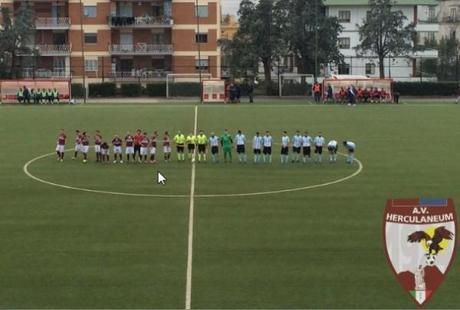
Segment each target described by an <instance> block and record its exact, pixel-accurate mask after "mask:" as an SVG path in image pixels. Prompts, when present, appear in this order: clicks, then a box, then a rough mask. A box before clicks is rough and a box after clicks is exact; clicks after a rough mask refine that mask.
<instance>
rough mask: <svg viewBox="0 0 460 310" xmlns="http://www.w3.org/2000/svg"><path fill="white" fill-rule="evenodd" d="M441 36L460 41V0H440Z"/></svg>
mask: <svg viewBox="0 0 460 310" xmlns="http://www.w3.org/2000/svg"><path fill="white" fill-rule="evenodd" d="M439 24H440V27H439V36H440V37H454V38H456V39H457V40H459V41H460V1H459V0H439Z"/></svg>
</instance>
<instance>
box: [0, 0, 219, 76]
mask: <svg viewBox="0 0 460 310" xmlns="http://www.w3.org/2000/svg"><path fill="white" fill-rule="evenodd" d="M25 1H26V0H0V6H2V7H9V8H10V10H12V11H14V10H15V9H17V8H18V7H19V6H20V5H21V3H23V2H25ZM28 2H29V3H30V5H31V6H32V8H33V10H34V13H35V26H36V29H35V31H34V33H31V36H32V38H31V42H34V44H33V48H35V49H36V50H37V51H38V52H39V55H40V56H39V57H37V60H36V63H35V65H34V67H33V68H26V69H25V76H29V77H32V76H33V77H36V78H37V77H51V78H59V77H68V76H72V79H73V81H75V82H79V81H82V80H83V77H85V79H86V81H87V82H99V81H116V82H125V81H126V82H130V81H154V80H162V79H164V78H165V76H166V74H168V73H181V74H195V73H198V72H199V71H200V70H201V72H205V73H211V74H212V76H213V77H216V78H219V77H220V62H221V57H220V48H219V47H218V45H217V40H218V39H219V38H220V35H221V29H220V20H221V17H220V0H135V1H134V0H123V1H121V0H54V1H47V0H29V1H28ZM197 15H198V16H197ZM199 51H200V52H199ZM199 54H200V57H201V58H199Z"/></svg>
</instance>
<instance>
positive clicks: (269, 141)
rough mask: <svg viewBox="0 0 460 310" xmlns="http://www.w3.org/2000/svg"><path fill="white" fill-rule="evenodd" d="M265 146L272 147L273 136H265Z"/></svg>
mask: <svg viewBox="0 0 460 310" xmlns="http://www.w3.org/2000/svg"><path fill="white" fill-rule="evenodd" d="M263 145H264V147H272V136H267V135H265V136H264V138H263Z"/></svg>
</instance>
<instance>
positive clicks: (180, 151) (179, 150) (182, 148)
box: [176, 145, 184, 153]
mask: <svg viewBox="0 0 460 310" xmlns="http://www.w3.org/2000/svg"><path fill="white" fill-rule="evenodd" d="M176 149H177V152H179V153H184V145H178V146H177V147H176Z"/></svg>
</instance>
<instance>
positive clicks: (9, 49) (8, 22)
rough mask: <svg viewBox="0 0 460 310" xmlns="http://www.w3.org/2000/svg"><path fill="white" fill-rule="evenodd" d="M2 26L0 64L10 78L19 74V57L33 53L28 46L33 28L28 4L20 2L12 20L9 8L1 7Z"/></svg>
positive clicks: (0, 32)
mask: <svg viewBox="0 0 460 310" xmlns="http://www.w3.org/2000/svg"><path fill="white" fill-rule="evenodd" d="M1 13H2V21H3V22H2V27H3V30H2V31H0V66H1V67H2V68H4V70H6V71H5V72H9V73H10V77H11V78H16V77H19V76H20V63H19V58H20V57H21V55H33V51H32V49H31V48H30V47H29V44H30V43H31V42H30V33H33V31H34V29H35V23H34V13H33V10H32V9H31V8H30V4H28V3H21V5H20V6H19V8H18V10H16V14H15V16H14V20H13V18H12V17H11V13H10V10H9V8H6V7H2V12H1Z"/></svg>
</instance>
